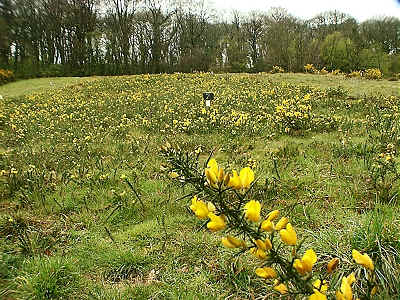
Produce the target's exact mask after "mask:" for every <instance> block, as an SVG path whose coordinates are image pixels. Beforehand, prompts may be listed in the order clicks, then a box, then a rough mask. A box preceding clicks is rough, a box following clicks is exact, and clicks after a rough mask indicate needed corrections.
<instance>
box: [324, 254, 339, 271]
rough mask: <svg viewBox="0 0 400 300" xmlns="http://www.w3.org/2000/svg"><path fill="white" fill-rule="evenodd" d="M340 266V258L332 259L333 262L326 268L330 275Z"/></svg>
mask: <svg viewBox="0 0 400 300" xmlns="http://www.w3.org/2000/svg"><path fill="white" fill-rule="evenodd" d="M338 264H339V258H337V257H335V258H332V259H331V261H330V262H329V263H328V265H327V266H326V270H327V272H328V274H330V273H332V272H333V271H334V270H335V269H336V267H337V266H338Z"/></svg>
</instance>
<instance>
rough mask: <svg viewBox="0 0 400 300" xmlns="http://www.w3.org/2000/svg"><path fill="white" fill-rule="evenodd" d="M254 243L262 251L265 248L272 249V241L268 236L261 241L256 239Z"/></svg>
mask: <svg viewBox="0 0 400 300" xmlns="http://www.w3.org/2000/svg"><path fill="white" fill-rule="evenodd" d="M255 243H256V245H257V248H258V249H261V250H263V251H267V250H271V249H272V243H271V241H270V240H269V239H268V238H267V239H266V240H265V242H264V241H262V240H256V241H255Z"/></svg>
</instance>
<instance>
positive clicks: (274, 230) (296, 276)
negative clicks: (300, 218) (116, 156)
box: [161, 143, 378, 300]
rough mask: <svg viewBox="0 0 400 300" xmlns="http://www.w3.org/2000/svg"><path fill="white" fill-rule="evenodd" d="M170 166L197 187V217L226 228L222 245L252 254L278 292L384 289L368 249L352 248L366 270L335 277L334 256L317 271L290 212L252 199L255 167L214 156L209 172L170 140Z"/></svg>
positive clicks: (349, 295)
mask: <svg viewBox="0 0 400 300" xmlns="http://www.w3.org/2000/svg"><path fill="white" fill-rule="evenodd" d="M161 153H162V155H163V156H164V157H165V159H166V161H167V164H168V167H167V170H168V174H169V177H171V178H173V179H174V180H178V181H179V182H180V183H183V184H190V185H191V186H192V189H193V191H192V192H191V193H190V194H189V195H188V196H191V197H192V198H191V205H190V209H191V211H192V212H193V213H194V214H195V216H196V217H197V218H199V219H200V220H204V221H205V223H204V224H205V225H206V227H207V228H208V229H209V230H210V231H211V232H214V233H215V232H223V233H224V235H223V237H222V239H221V243H222V245H224V246H225V247H226V248H230V249H236V251H237V253H236V255H242V254H245V253H249V254H251V255H252V256H253V257H254V258H255V259H256V260H257V264H258V267H257V268H256V269H255V274H256V275H257V276H258V277H260V278H262V279H263V280H265V283H266V288H267V289H269V290H271V291H273V292H275V293H276V294H278V295H292V296H294V297H295V296H296V295H303V296H308V299H311V300H318V299H319V300H324V299H328V297H329V296H330V295H335V296H336V299H337V300H348V299H351V300H352V299H353V295H357V296H358V297H361V298H362V299H371V298H372V297H373V296H374V295H375V294H376V293H377V290H378V287H377V282H376V276H375V272H374V271H375V266H374V263H373V261H372V259H371V258H370V257H369V255H368V254H366V253H364V254H362V253H360V252H359V251H357V250H356V249H353V251H352V257H353V260H354V261H355V262H356V263H357V264H358V265H361V266H362V267H363V268H364V272H361V273H358V274H359V275H358V278H356V276H355V273H351V274H349V275H348V276H343V277H342V278H341V283H340V287H339V288H338V289H337V290H336V291H335V290H334V289H335V288H334V287H335V286H336V283H335V281H336V282H337V280H338V278H336V276H333V274H334V272H335V270H336V269H337V268H339V267H338V265H339V264H340V260H339V258H333V259H332V260H331V261H330V262H329V263H328V264H327V265H326V267H325V269H322V270H316V268H314V265H315V264H316V263H317V261H318V255H317V253H316V252H315V251H314V250H313V249H312V248H308V249H304V247H303V242H304V240H301V239H300V236H298V234H297V231H296V229H295V226H294V225H292V224H291V223H290V219H289V218H290V215H286V216H281V217H280V214H281V211H280V210H273V211H270V212H268V213H266V212H263V209H262V208H263V207H262V203H261V202H260V201H258V200H250V199H252V193H251V190H252V187H253V186H254V185H255V184H256V183H255V174H254V172H253V170H252V169H251V168H250V167H245V168H242V169H241V170H240V172H237V171H236V170H231V171H229V172H227V171H226V170H224V169H223V168H222V167H221V166H220V165H219V164H218V163H217V161H216V160H215V159H214V158H211V157H209V158H208V160H207V161H206V162H205V167H204V171H202V170H201V169H198V168H196V166H199V165H200V164H199V162H198V158H199V155H198V154H196V153H188V152H186V153H185V152H184V151H182V150H180V149H179V148H178V149H174V148H173V147H171V145H170V144H169V143H167V144H166V145H165V146H163V147H162V149H161ZM356 281H361V282H363V286H366V287H367V288H366V289H362V290H359V291H356V290H353V283H354V282H356Z"/></svg>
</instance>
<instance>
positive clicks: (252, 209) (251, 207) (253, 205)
mask: <svg viewBox="0 0 400 300" xmlns="http://www.w3.org/2000/svg"><path fill="white" fill-rule="evenodd" d="M244 210H245V217H246V218H247V219H249V220H250V221H253V222H258V221H259V220H260V213H261V203H260V202H259V201H255V200H251V201H249V202H247V203H246V205H245V206H244Z"/></svg>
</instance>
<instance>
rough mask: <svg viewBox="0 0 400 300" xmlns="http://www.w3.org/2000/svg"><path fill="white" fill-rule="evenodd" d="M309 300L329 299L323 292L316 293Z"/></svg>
mask: <svg viewBox="0 0 400 300" xmlns="http://www.w3.org/2000/svg"><path fill="white" fill-rule="evenodd" d="M308 299H309V300H327V299H328V298H327V297H326V295H324V294H322V293H321V292H318V291H314V294H312V295H311V296H310V297H309V298H308Z"/></svg>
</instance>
